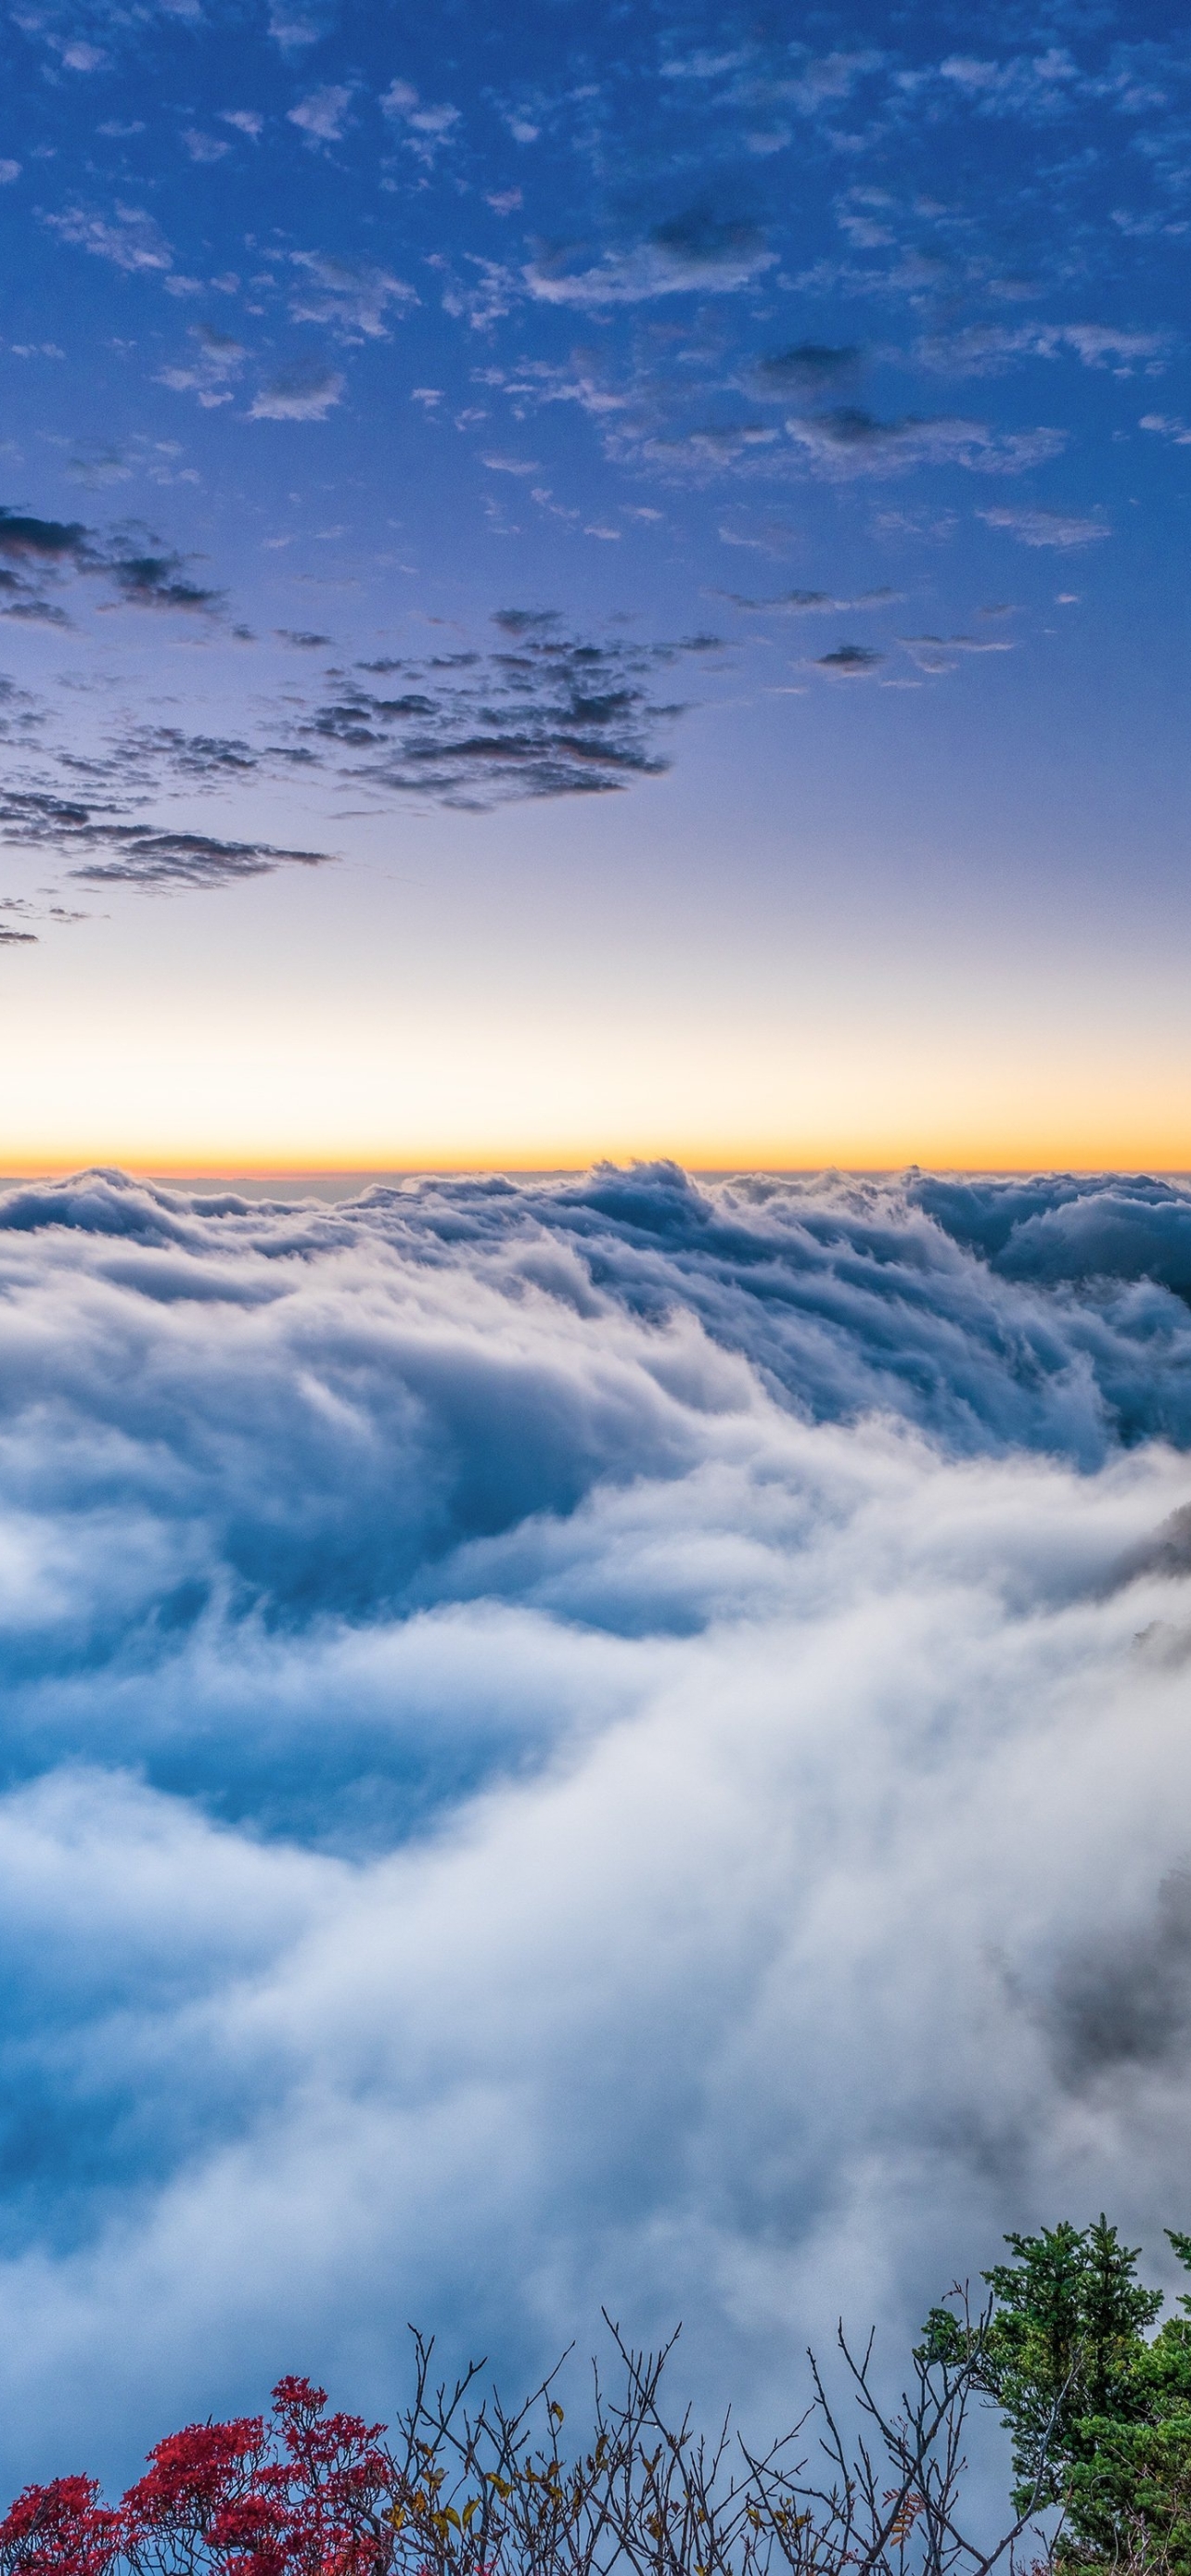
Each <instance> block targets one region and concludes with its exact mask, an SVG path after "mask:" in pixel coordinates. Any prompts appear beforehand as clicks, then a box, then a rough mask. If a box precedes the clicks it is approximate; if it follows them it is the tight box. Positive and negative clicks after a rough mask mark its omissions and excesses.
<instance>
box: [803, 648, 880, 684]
mask: <svg viewBox="0 0 1191 2576" xmlns="http://www.w3.org/2000/svg"><path fill="white" fill-rule="evenodd" d="M885 658H886V657H885V655H884V653H878V652H877V651H876V650H875V648H874V647H873V646H872V645H871V644H837V645H836V647H835V650H834V652H831V653H818V654H816V656H815V669H816V670H817V671H825V672H826V673H827V675H828V678H829V679H837V680H864V679H867V678H868V676H869V673H870V672H872V671H876V670H878V669H879V668H880V665H881V663H882V662H883V661H884V660H885Z"/></svg>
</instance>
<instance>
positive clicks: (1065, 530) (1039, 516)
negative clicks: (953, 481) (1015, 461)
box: [976, 510, 1112, 554]
mask: <svg viewBox="0 0 1191 2576" xmlns="http://www.w3.org/2000/svg"><path fill="white" fill-rule="evenodd" d="M976 515H977V517H978V518H980V519H983V520H984V522H985V524H986V526H987V527H990V528H1007V529H1008V531H1009V533H1010V535H1011V536H1014V537H1016V538H1017V540H1018V543H1019V544H1020V545H1023V546H1048V547H1053V548H1054V549H1055V551H1056V552H1057V553H1059V554H1070V553H1072V552H1074V551H1076V550H1077V549H1078V548H1079V547H1081V546H1094V545H1099V543H1100V540H1101V538H1103V537H1110V536H1111V535H1112V530H1111V528H1110V527H1109V525H1108V522H1107V520H1105V519H1081V518H1078V517H1076V516H1073V515H1068V514H1067V513H1065V512H1064V511H1062V510H978V511H977V513H976Z"/></svg>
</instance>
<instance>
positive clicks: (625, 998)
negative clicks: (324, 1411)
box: [0, 0, 1191, 1167]
mask: <svg viewBox="0 0 1191 2576" xmlns="http://www.w3.org/2000/svg"><path fill="white" fill-rule="evenodd" d="M0 43H2V45H3V49H4V61H3V99H4V102H5V104H4V108H3V117H4V119H5V122H4V125H3V130H2V131H0V174H2V177H3V186H2V188H0V222H3V224H4V226H5V228H6V242H5V266H6V275H7V277H8V279H9V281H10V295H9V300H8V304H7V307H6V326H5V337H4V343H3V344H0V364H2V366H3V373H4V384H5V391H6V405H5V420H6V434H5V440H4V443H3V447H2V449H0V461H2V465H3V477H4V485H3V488H4V501H3V512H4V515H3V516H0V572H2V574H3V584H4V587H3V590H2V592H0V655H2V668H3V671H4V672H5V674H6V675H7V676H6V680H5V699H4V703H3V707H2V708H0V714H2V716H3V722H4V728H5V760H6V767H5V788H4V803H3V832H4V839H5V847H4V852H3V878H2V882H3V886H4V890H5V891H4V897H3V900H4V903H5V907H6V908H5V910H4V912H3V914H2V915H0V927H2V928H3V930H4V932H5V934H6V946H7V949H8V952H9V953H8V954H7V955H6V957H5V960H4V974H5V979H6V983H7V985H8V987H9V993H10V996H11V1017H10V1019H9V1030H10V1036H9V1041H8V1043H9V1045H10V1047H11V1049H12V1056H11V1061H10V1062H9V1063H8V1064H7V1065H6V1068H5V1069H6V1072H7V1073H8V1074H10V1076H11V1079H10V1080H9V1082H8V1084H7V1088H8V1093H9V1098H10V1101H11V1103H12V1106H11V1108H10V1111H9V1115H8V1123H7V1126H6V1131H5V1136H4V1139H3V1150H4V1151H5V1153H6V1154H7V1156H8V1158H9V1161H10V1164H11V1165H12V1166H13V1167H15V1166H17V1165H19V1164H20V1162H21V1161H22V1160H28V1159H33V1160H37V1159H38V1157H39V1156H40V1157H46V1158H49V1159H53V1157H54V1155H55V1153H58V1154H63V1153H65V1154H69V1153H71V1152H73V1151H74V1149H75V1148H76V1147H78V1148H80V1149H82V1148H85V1149H86V1150H87V1151H88V1152H110V1153H113V1154H120V1153H125V1154H127V1153H133V1154H139V1155H140V1156H141V1158H142V1159H144V1158H145V1157H146V1156H149V1157H150V1158H152V1157H154V1156H155V1157H156V1158H157V1159H159V1160H162V1159H164V1160H166V1161H168V1160H169V1159H170V1157H171V1154H174V1155H178V1156H180V1157H182V1158H185V1157H187V1156H190V1157H195V1156H198V1157H200V1158H201V1157H202V1156H203V1155H207V1156H208V1157H209V1156H211V1155H215V1156H216V1157H217V1158H218V1156H219V1155H220V1154H223V1155H225V1156H227V1155H230V1156H231V1157H233V1158H234V1157H235V1156H236V1155H237V1154H240V1155H243V1156H249V1157H253V1156H255V1157H256V1158H257V1159H260V1158H261V1157H262V1156H264V1157H265V1158H268V1156H269V1155H270V1154H275V1155H276V1157H277V1158H278V1159H281V1160H290V1161H305V1162H311V1161H315V1162H317V1161H320V1160H321V1161H324V1162H335V1161H337V1160H345V1161H361V1160H363V1161H366V1162H367V1161H372V1162H374V1163H378V1164H383V1163H386V1162H390V1161H398V1162H399V1161H408V1160H413V1161H417V1160H419V1159H434V1158H435V1157H436V1156H439V1157H442V1158H443V1159H448V1160H459V1159H463V1160H467V1159H470V1158H473V1157H474V1158H479V1159H489V1160H492V1159H496V1160H500V1159H504V1158H508V1157H511V1158H512V1159H518V1158H519V1157H520V1158H521V1159H524V1160H526V1161H541V1160H546V1161H549V1160H551V1159H560V1160H561V1159H567V1158H568V1154H569V1150H570V1149H571V1148H574V1149H575V1150H576V1151H577V1152H587V1151H591V1150H595V1149H598V1148H599V1146H600V1145H601V1144H603V1145H607V1146H609V1147H611V1148H613V1149H615V1150H620V1149H622V1148H625V1149H631V1148H633V1147H637V1148H640V1149H644V1150H650V1149H653V1148H656V1147H657V1146H659V1145H670V1146H673V1147H675V1148H676V1149H678V1150H681V1151H686V1152H688V1153H696V1154H697V1153H699V1152H700V1150H702V1152H703V1158H704V1159H709V1160H711V1161H717V1160H721V1159H723V1160H728V1159H732V1158H733V1156H734V1155H736V1154H745V1155H747V1154H748V1153H749V1151H750V1150H751V1149H752V1148H753V1147H755V1148H756V1149H757V1150H758V1152H761V1153H763V1154H768V1155H769V1156H771V1157H776V1158H777V1159H787V1160H790V1161H799V1160H818V1159H823V1158H824V1157H825V1156H830V1155H832V1154H834V1155H836V1156H837V1157H838V1158H839V1159H849V1158H852V1159H861V1160H863V1159H871V1160H882V1159H887V1160H897V1159H902V1158H913V1159H921V1160H929V1159H937V1158H940V1157H941V1158H943V1159H947V1158H948V1153H947V1149H948V1147H950V1157H951V1158H952V1159H959V1160H963V1159H975V1160H981V1159H986V1160H987V1159H1015V1155H1014V1151H1013V1148H1014V1145H1015V1142H1018V1141H1020V1143H1021V1144H1022V1146H1023V1148H1028V1149H1030V1150H1031V1151H1032V1153H1033V1154H1034V1155H1036V1156H1038V1155H1040V1156H1045V1153H1046V1150H1047V1147H1048V1145H1053V1148H1054V1151H1055V1153H1056V1154H1058V1153H1062V1152H1063V1151H1064V1150H1066V1151H1067V1152H1068V1153H1069V1154H1070V1155H1071V1156H1072V1157H1073V1158H1074V1159H1082V1160H1110V1159H1113V1158H1114V1155H1116V1154H1117V1153H1118V1152H1128V1151H1129V1150H1130V1148H1132V1149H1133V1150H1135V1151H1136V1152H1137V1153H1139V1154H1141V1153H1147V1152H1148V1154H1149V1155H1150V1156H1151V1157H1152V1158H1154V1159H1157V1160H1165V1161H1167V1162H1168V1163H1169V1162H1172V1161H1173V1162H1176V1163H1177V1162H1178V1161H1180V1160H1183V1159H1186V1150H1182V1149H1189V1150H1191V1123H1189V1122H1191V1101H1189V1099H1188V1094H1187V1086H1186V1079H1185V1073H1184V1071H1183V1058H1182V1038H1181V1023H1180V1009H1181V1005H1180V991H1181V983H1182V960H1183V956H1184V955H1185V941H1186V937H1187V934H1188V929H1189V927H1191V924H1189V923H1188V918H1187V896H1186V891H1185V867H1184V864H1183V861H1184V850H1185V824H1184V820H1183V817H1184V815H1185V798H1186V739H1185V737H1186V727H1185V692H1186V661H1185V636H1186V611H1185V546H1184V543H1183V531H1184V527H1185V512H1186V502H1187V492H1188V478H1189V473H1191V426H1188V424H1189V423H1191V395H1189V393H1188V389H1187V384H1186V344H1185V332H1184V329H1183V316H1184V314H1185V309H1186V294H1185V284H1184V272H1185V263H1186V258H1187V249H1188V241H1189V239H1191V235H1189V233H1188V223H1189V221H1191V126H1189V124H1188V112H1189V86H1191V83H1189V74H1191V48H1189V47H1188V43H1187V38H1186V33H1185V29H1184V28H1183V27H1182V25H1181V23H1180V19H1179V15H1178V13H1176V12H1175V11H1173V10H1172V9H1163V8H1153V7H1150V8H1145V9H1139V8H1136V7H1134V8H1131V9H1130V10H1129V11H1128V12H1127V13H1126V12H1123V11H1117V10H1114V9H1113V8H1111V7H1110V6H1099V5H1096V6H1087V7H1083V6H1068V5H1059V6H1055V7H1052V8H1049V9H1048V8H1039V9H1010V10H1005V9H999V10H998V11H997V12H996V13H995V18H994V13H992V12H989V11H987V10H984V11H973V10H970V9H963V8H953V9H947V8H927V7H914V6H911V7H906V8H902V9H893V8H875V7H869V8H856V9H853V10H852V11H851V12H849V11H846V10H811V11H806V12H804V13H800V14H798V15H797V16H795V15H792V14H790V13H787V12H769V13H765V12H760V13H758V12H752V13H738V14H735V15H733V14H729V13H725V12H723V11H718V10H717V11H716V12H712V11H710V10H706V9H704V10H700V9H691V10H687V11H679V10H675V9H673V8H672V7H669V6H663V7H656V8H653V9H648V10H646V9H640V8H635V9H632V10H628V9H620V8H614V7H606V6H603V7H596V8H594V9H593V8H583V9H579V8H577V7H573V6H570V5H549V6H541V7H530V8H522V7H519V8H518V9H517V10H516V11H493V10H491V9H480V8H478V7H469V6H458V7H449V8H438V9H436V10H435V11H433V12H430V13H426V15H425V17H424V18H421V19H419V18H418V17H417V16H416V15H415V13H408V12H407V13H398V12H397V11H390V10H387V9H381V8H377V7H365V8H354V9H353V8H352V7H350V6H339V7H335V6H330V5H327V6H323V5H321V0H320V5H314V0H312V5H311V6H310V7H309V8H307V7H305V6H303V5H299V0H294V6H292V7H289V6H283V5H281V0H277V5H276V6H274V8H273V10H272V13H271V15H270V13H269V11H268V9H267V8H264V7H255V6H254V7H245V8H243V9H234V10H232V9H228V8H226V7H223V6H218V5H211V6H207V7H203V6H200V5H198V0H195V5H193V6H185V7H178V8H151V7H126V8H119V7H108V6H103V5H97V6H93V7H78V6H75V5H73V0H70V4H69V5H63V6H61V7H56V6H46V7H41V6H38V5H35V0H29V4H28V5H26V0H21V5H20V6H19V7H17V8H16V9H15V10H14V11H12V12H11V14H10V16H9V17H8V19H7V20H6V22H5V26H4V31H3V36H2V38H0ZM163 898H168V900H163ZM6 1007H7V1006H6ZM944 1094H946V1098H945V1099H944ZM965 1137H966V1138H967V1140H968V1144H969V1147H970V1151H969V1152H968V1153H967V1154H966V1155H965V1152H964V1139H965ZM998 1138H999V1139H1000V1141H1001V1147H1002V1151H1001V1153H1000V1155H999V1156H998V1152H997V1146H998ZM886 1149H887V1150H886Z"/></svg>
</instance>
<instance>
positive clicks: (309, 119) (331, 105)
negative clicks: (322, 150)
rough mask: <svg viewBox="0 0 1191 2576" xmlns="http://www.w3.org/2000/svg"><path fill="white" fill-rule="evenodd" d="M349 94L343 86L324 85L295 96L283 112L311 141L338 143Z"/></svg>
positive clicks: (344, 119) (347, 108)
mask: <svg viewBox="0 0 1191 2576" xmlns="http://www.w3.org/2000/svg"><path fill="white" fill-rule="evenodd" d="M351 102H352V93H351V90H350V89H349V88H347V87H346V86H336V85H334V84H330V85H328V87H326V88H325V89H314V90H311V92H310V96H309V97H308V98H303V99H299V101H298V104H297V106H296V107H291V108H290V109H289V110H288V111H287V113H288V118H289V123H290V124H291V125H296V126H297V127H298V128H299V129H300V131H301V132H302V133H303V134H305V135H306V137H307V138H308V140H309V141H310V142H312V143H338V142H339V141H340V140H341V138H342V136H343V133H344V130H345V128H346V125H347V119H348V114H349V111H350V108H351Z"/></svg>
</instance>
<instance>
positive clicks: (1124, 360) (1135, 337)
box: [917, 322, 1170, 376]
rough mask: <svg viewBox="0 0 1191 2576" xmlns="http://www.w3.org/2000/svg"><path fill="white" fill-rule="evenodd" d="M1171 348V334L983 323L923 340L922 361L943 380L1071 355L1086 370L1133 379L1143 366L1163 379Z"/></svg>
mask: <svg viewBox="0 0 1191 2576" xmlns="http://www.w3.org/2000/svg"><path fill="white" fill-rule="evenodd" d="M1169 346H1170V334H1169V332H1167V331H1127V330H1122V331H1119V330H1112V329H1110V328H1109V327H1108V326H1107V325H1106V324H1104V323H1099V322H1053V323H1052V322H1025V323H1021V324H1019V325H1017V326H1015V327H1013V328H1010V327H1009V326H1008V325H1006V324H1002V323H996V322H981V323H972V324H970V325H969V326H968V328H967V329H965V330H962V331H952V332H940V333H935V334H933V335H930V336H928V337H927V338H925V339H922V340H920V341H919V343H918V348H917V356H918V358H919V359H920V361H921V363H922V364H923V365H924V366H927V367H931V368H933V369H935V370H936V371H937V372H938V373H940V374H943V375H960V376H991V375H999V374H1002V373H1003V372H1004V371H1005V369H1006V368H1008V367H1011V366H1013V365H1014V364H1016V363H1017V362H1018V361H1020V360H1021V359H1023V358H1051V359H1053V358H1057V357H1060V356H1061V355H1062V354H1063V352H1064V351H1065V350H1068V349H1070V350H1073V351H1074V353H1075V355H1076V356H1077V357H1078V358H1079V359H1081V361H1082V363H1083V365H1084V366H1085V367H1107V366H1109V365H1112V367H1113V371H1114V373H1115V374H1117V375H1122V376H1127V375H1131V374H1132V372H1133V369H1134V368H1135V367H1136V366H1137V365H1139V364H1140V363H1141V362H1142V361H1143V360H1145V361H1146V362H1147V369H1146V371H1147V373H1148V374H1155V373H1160V372H1161V369H1160V366H1159V365H1158V363H1157V362H1158V361H1159V360H1160V359H1161V358H1162V357H1163V355H1164V353H1165V352H1166V350H1168V349H1169Z"/></svg>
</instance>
